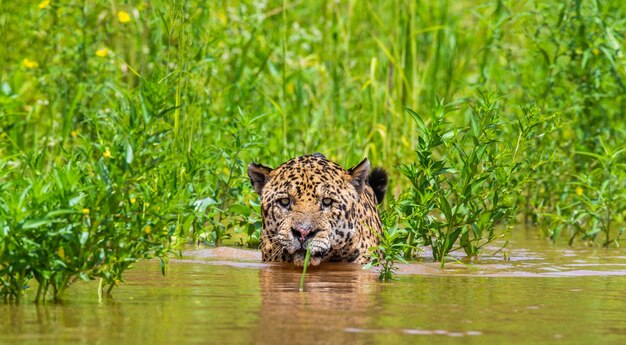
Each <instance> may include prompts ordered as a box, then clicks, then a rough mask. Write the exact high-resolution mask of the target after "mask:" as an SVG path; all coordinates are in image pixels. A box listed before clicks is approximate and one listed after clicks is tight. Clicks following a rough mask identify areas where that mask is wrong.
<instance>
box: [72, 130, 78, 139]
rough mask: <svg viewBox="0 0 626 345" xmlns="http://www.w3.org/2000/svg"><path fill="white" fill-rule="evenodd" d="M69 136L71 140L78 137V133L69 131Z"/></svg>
mask: <svg viewBox="0 0 626 345" xmlns="http://www.w3.org/2000/svg"><path fill="white" fill-rule="evenodd" d="M70 135H71V136H72V138H76V137H77V136H78V132H77V131H71V132H70Z"/></svg>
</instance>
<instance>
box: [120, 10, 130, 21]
mask: <svg viewBox="0 0 626 345" xmlns="http://www.w3.org/2000/svg"><path fill="white" fill-rule="evenodd" d="M117 19H118V20H119V21H120V23H128V22H130V14H128V12H125V11H119V12H117Z"/></svg>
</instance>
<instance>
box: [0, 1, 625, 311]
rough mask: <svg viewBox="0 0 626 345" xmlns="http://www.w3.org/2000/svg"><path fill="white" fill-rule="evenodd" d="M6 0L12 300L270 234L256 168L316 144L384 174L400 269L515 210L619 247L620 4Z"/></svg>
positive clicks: (519, 216) (534, 221) (6, 255)
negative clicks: (423, 251) (252, 166)
mask: <svg viewBox="0 0 626 345" xmlns="http://www.w3.org/2000/svg"><path fill="white" fill-rule="evenodd" d="M2 7H3V11H1V12H0V42H1V43H2V46H3V47H5V48H6V49H2V50H0V295H2V296H3V297H4V298H5V299H7V300H8V299H11V300H19V299H20V298H21V296H22V295H23V294H22V292H23V290H24V289H26V287H27V286H28V281H30V280H31V279H36V280H37V281H38V282H39V286H40V289H41V290H40V291H39V293H38V296H39V297H38V298H39V299H40V300H43V299H45V298H46V296H50V297H52V298H53V299H58V298H60V297H61V295H62V294H63V292H64V291H65V289H66V288H67V287H68V286H70V285H71V283H73V282H75V281H77V280H89V279H103V286H104V287H105V288H106V289H110V288H112V287H114V286H116V285H117V284H119V283H120V282H122V281H123V274H124V271H125V270H127V269H128V268H129V267H131V265H132V263H133V262H135V261H136V260H139V259H142V258H152V257H159V258H161V259H162V263H163V269H164V270H165V263H166V262H167V257H168V256H169V255H170V253H172V252H176V251H177V250H178V248H179V247H180V245H181V244H182V243H185V242H188V241H193V242H200V243H211V244H221V243H238V244H241V245H247V246H251V247H255V246H257V245H258V241H259V230H260V228H261V222H260V210H259V205H258V199H257V196H256V195H255V193H254V192H253V191H252V189H251V187H250V186H249V183H248V181H247V177H246V174H245V167H246V165H247V163H248V162H250V161H253V160H254V161H263V162H267V164H268V165H274V166H275V165H278V164H280V163H282V162H284V161H285V160H287V159H288V158H291V157H293V156H297V155H300V154H303V153H311V152H315V151H319V152H324V153H325V154H326V155H327V156H328V157H329V158H330V159H333V160H335V161H337V162H339V163H342V164H343V165H344V166H351V165H353V163H356V162H358V161H360V160H361V159H362V158H363V157H364V156H367V157H369V159H370V160H371V161H372V162H373V163H374V164H375V165H380V166H384V167H386V168H387V169H388V170H389V171H390V174H391V179H390V181H391V182H390V185H389V191H391V192H390V193H388V195H389V197H388V200H387V205H388V206H387V207H389V210H388V211H389V212H387V210H383V211H384V212H383V213H384V214H386V215H388V217H391V219H394V220H395V221H394V224H393V225H392V226H388V227H387V228H388V232H387V234H386V235H393V234H396V233H397V235H394V236H388V237H387V238H392V239H393V240H392V241H390V242H389V241H388V242H384V246H387V247H388V248H395V249H399V248H401V250H395V249H394V250H390V251H388V252H389V253H391V252H393V253H394V255H393V256H390V257H389V258H388V259H390V260H391V261H390V262H394V260H395V259H398V258H403V259H406V260H408V259H411V258H413V257H414V256H415V250H414V248H415V247H421V246H432V247H433V253H434V254H433V255H434V258H435V259H436V260H442V259H443V258H445V257H446V255H447V254H448V252H449V251H450V250H454V249H457V248H460V249H463V250H464V251H465V252H466V253H467V255H476V254H478V253H479V252H480V249H481V247H483V246H484V245H485V244H486V243H488V242H489V241H492V240H493V239H496V238H499V237H500V236H502V233H503V231H502V230H501V229H506V228H507V224H509V223H514V222H524V223H527V224H529V225H531V226H536V227H538V228H539V229H540V232H541V234H543V235H545V236H546V237H549V238H551V239H552V240H553V241H559V240H561V239H563V238H565V239H566V240H567V241H569V242H570V243H571V244H572V245H575V244H576V243H581V242H582V243H585V244H589V245H600V246H606V247H609V248H610V247H618V246H620V245H622V243H623V233H624V232H625V229H626V228H625V226H624V218H625V217H626V198H625V196H626V175H625V171H626V169H624V164H625V163H626V161H625V159H626V158H625V157H624V154H623V152H624V148H625V146H624V144H623V143H624V142H626V140H625V139H626V127H625V123H626V122H624V121H623V119H624V113H623V111H624V109H626V86H625V83H624V78H625V76H626V58H625V57H624V53H623V52H624V45H625V44H626V43H625V37H626V22H624V20H623V18H624V17H625V16H626V4H625V3H624V2H622V1H602V2H600V1H571V2H559V1H527V2H518V1H508V0H498V1H485V2H474V1H445V0H442V1H429V2H410V1H404V0H391V1H357V2H336V1H335V2H325V1H313V2H309V3H306V5H305V4H304V3H302V2H290V1H282V0H281V1H263V0H261V1H245V0H236V1H228V2H223V1H210V2H203V1H195V0H190V1H185V2H173V1H135V2H132V3H131V2H119V1H104V0H96V1H89V2H87V1H82V2H76V1H65V2H56V1H55V2H45V1H44V2H41V3H39V4H37V3H33V4H30V5H26V6H25V5H23V4H21V3H18V2H2ZM18 28H19V29H18ZM408 109H410V110H408ZM444 115H445V116H444ZM396 228H397V229H396ZM394 229H396V230H397V232H396V231H395V230H394ZM396 245H397V246H396ZM405 245H406V246H405ZM394 246H395V247H394ZM435 253H436V254H435ZM385 260H387V258H383V260H382V261H381V262H385ZM442 262H443V261H442ZM389 267H393V264H391V265H390V266H389Z"/></svg>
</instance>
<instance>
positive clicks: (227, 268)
mask: <svg viewBox="0 0 626 345" xmlns="http://www.w3.org/2000/svg"><path fill="white" fill-rule="evenodd" d="M493 251H496V248H494V249H493ZM506 251H507V256H508V258H509V260H504V256H503V252H499V253H497V255H491V256H490V255H489V250H488V251H487V253H486V254H487V255H485V256H483V257H482V258H480V259H479V260H477V261H474V262H470V263H463V264H461V263H454V264H448V265H446V268H445V269H444V270H441V269H440V268H439V265H438V264H436V263H432V262H428V260H427V259H425V260H424V262H420V263H415V264H411V265H404V266H402V267H401V269H400V275H399V279H398V280H397V281H395V282H393V283H386V284H381V283H378V282H377V280H376V274H375V273H374V272H372V271H364V270H362V269H360V267H359V266H354V265H340V264H335V265H328V266H326V267H323V268H318V269H311V270H310V272H309V274H307V278H306V284H305V292H299V291H298V283H299V278H300V271H299V270H296V269H293V268H291V267H290V266H288V265H276V264H275V265H265V264H261V263H259V254H258V252H251V251H242V250H236V249H229V248H219V249H194V250H190V251H188V252H187V253H186V255H185V257H184V258H183V260H173V261H172V262H171V264H170V266H169V271H168V273H167V275H166V276H165V277H162V276H161V274H160V270H159V265H158V263H156V262H143V263H140V264H138V265H136V267H135V268H134V269H133V270H131V271H129V274H128V276H127V283H126V284H124V285H123V286H121V287H120V288H117V289H116V290H114V297H113V298H112V299H104V300H99V299H98V296H97V294H96V287H97V284H96V283H95V282H92V283H82V284H77V285H75V286H72V287H71V288H70V289H69V290H68V293H67V295H66V296H65V301H64V302H63V303H62V304H58V305H46V306H39V307H37V306H35V305H32V304H31V303H23V304H22V305H19V306H10V305H1V304H0V344H38V343H59V344H118V343H120V344H121V343H126V344H135V343H136V344H301V343H319V344H378V343H381V344H403V343H405V344H414V343H442V344H447V343H454V344H457V343H463V344H503V343H528V344H539V343H541V344H544V343H558V344H594V343H601V344H626V253H625V252H624V250H619V249H613V250H610V251H605V250H603V249H597V248H596V249H589V248H582V249H571V248H566V247H561V248H559V247H552V246H550V245H549V244H547V243H544V242H542V241H538V240H535V239H524V238H521V239H517V240H515V241H513V242H512V243H511V245H510V246H509V248H508V249H507V250H506ZM425 256H426V255H425ZM31 299H32V298H31Z"/></svg>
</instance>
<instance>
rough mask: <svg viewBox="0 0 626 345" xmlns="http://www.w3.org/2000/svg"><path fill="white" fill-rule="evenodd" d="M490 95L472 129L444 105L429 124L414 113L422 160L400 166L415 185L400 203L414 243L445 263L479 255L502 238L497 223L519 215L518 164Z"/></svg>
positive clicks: (472, 121) (482, 101) (471, 114)
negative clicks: (456, 122)
mask: <svg viewBox="0 0 626 345" xmlns="http://www.w3.org/2000/svg"><path fill="white" fill-rule="evenodd" d="M495 100H496V98H495V97H494V96H493V95H490V94H481V99H479V100H478V103H477V105H476V106H475V107H473V109H472V111H471V112H469V115H468V117H469V122H470V124H469V126H466V127H454V126H452V125H451V124H450V123H448V122H446V121H445V115H446V114H447V113H448V112H449V110H450V109H449V108H448V107H446V106H444V104H443V102H442V101H439V102H438V103H437V105H436V106H435V107H434V109H433V110H432V111H431V112H430V115H429V120H430V121H429V122H428V123H427V122H425V121H424V120H422V119H421V118H420V117H419V115H417V114H416V113H415V112H413V111H412V110H410V109H407V111H408V112H409V113H410V114H411V116H412V117H413V118H414V119H415V121H416V122H417V123H418V128H419V130H420V136H419V138H418V143H417V151H416V155H417V160H416V161H415V162H414V163H412V164H406V165H403V166H402V167H401V171H402V173H403V174H404V175H405V176H406V177H407V178H408V179H409V180H410V182H411V185H412V187H411V188H410V189H409V190H408V191H406V192H405V193H404V194H403V195H402V197H401V199H400V201H399V203H400V205H401V207H402V212H403V214H404V216H405V217H406V220H407V223H408V229H409V231H410V232H411V234H410V235H409V238H408V241H409V245H417V244H423V245H430V246H431V247H432V249H433V258H434V259H435V260H437V261H441V262H442V264H443V259H444V258H445V257H446V255H448V253H449V252H450V251H452V250H454V249H455V245H457V241H458V247H459V248H462V249H463V250H464V251H465V252H466V254H467V255H469V256H475V255H477V254H478V252H479V250H480V248H481V247H483V246H484V245H485V244H487V243H490V242H492V241H493V240H494V239H496V238H499V237H501V236H502V235H501V234H499V233H497V232H496V230H495V227H496V225H498V224H499V223H501V222H504V221H507V220H509V219H511V217H514V216H515V214H516V205H515V202H514V201H515V200H514V197H513V195H514V194H515V193H516V189H515V187H516V186H515V184H514V178H513V177H514V176H515V174H516V173H517V172H518V170H519V165H518V164H515V163H514V162H513V161H512V154H513V152H512V148H510V147H507V146H506V145H505V144H502V143H500V142H499V135H500V126H501V125H502V123H501V122H500V118H499V115H498V110H497V107H496V103H495Z"/></svg>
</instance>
